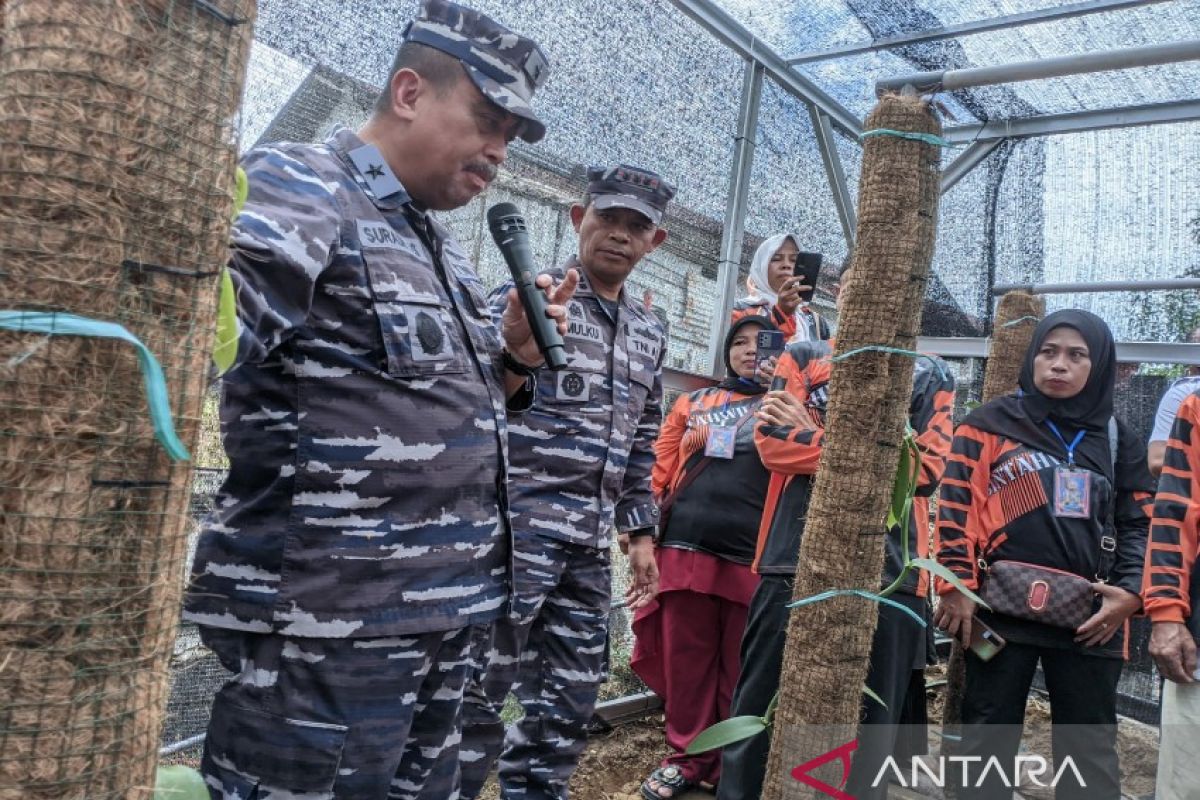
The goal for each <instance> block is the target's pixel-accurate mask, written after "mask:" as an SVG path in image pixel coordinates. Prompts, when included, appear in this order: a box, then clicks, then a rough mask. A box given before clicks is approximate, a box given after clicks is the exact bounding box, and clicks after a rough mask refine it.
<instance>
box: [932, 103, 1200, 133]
mask: <svg viewBox="0 0 1200 800" xmlns="http://www.w3.org/2000/svg"><path fill="white" fill-rule="evenodd" d="M1195 120H1200V100H1176V101H1173V102H1169V103H1155V104H1152V105H1142V106H1126V107H1124V108H1102V109H1097V110H1094V111H1073V112H1069V113H1066V114H1049V115H1045V116H1039V117H1028V118H1025V119H1007V120H994V121H992V122H985V123H982V124H977V125H957V126H954V127H951V128H946V130H945V131H944V132H943V134H942V135H943V136H944V137H945V138H946V139H948V140H949V141H951V142H954V143H955V144H962V143H965V142H986V141H993V140H997V139H1005V138H1007V137H1010V136H1011V137H1014V138H1021V137H1026V136H1051V135H1054V134H1059V133H1080V132H1082V131H1099V130H1108V129H1110V128H1130V127H1134V126H1140V125H1163V124H1169V123H1173V122H1192V121H1195Z"/></svg>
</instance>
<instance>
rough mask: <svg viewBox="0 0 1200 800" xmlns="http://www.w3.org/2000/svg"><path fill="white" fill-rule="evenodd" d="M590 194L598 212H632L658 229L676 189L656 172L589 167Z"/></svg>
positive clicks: (628, 167)
mask: <svg viewBox="0 0 1200 800" xmlns="http://www.w3.org/2000/svg"><path fill="white" fill-rule="evenodd" d="M587 178H588V187H587V192H588V194H589V195H590V196H591V198H592V205H594V206H595V207H596V209H597V210H599V211H603V210H604V209H606V208H630V209H633V210H634V211H637V212H638V213H639V214H641V215H642V216H644V217H646V219H648V220H650V221H651V222H653V223H654V224H655V225H658V224H659V223H660V222H662V216H663V211H665V210H666V208H667V201H669V200H670V199H671V198H672V197H674V196H675V187H674V186H672V185H671V184H669V183H667V182H666V181H665V180H663V179H662V177H660V176H659V174H658V173H657V172H651V171H650V170H648V169H642V168H641V167H631V166H629V165H627V164H619V165H617V166H615V167H590V168H588V172H587Z"/></svg>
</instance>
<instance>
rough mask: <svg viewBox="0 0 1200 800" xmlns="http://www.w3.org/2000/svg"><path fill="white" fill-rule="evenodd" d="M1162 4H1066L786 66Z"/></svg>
mask: <svg viewBox="0 0 1200 800" xmlns="http://www.w3.org/2000/svg"><path fill="white" fill-rule="evenodd" d="M1166 2H1170V0H1088V2H1084V3H1071V4H1070V5H1065V6H1057V7H1053V8H1043V9H1039V10H1037V11H1025V12H1022V13H1020V14H1006V15H1005V16H1002V17H992V18H990V19H981V20H976V21H975V22H963V23H960V24H958V25H947V26H945V27H943V28H933V29H930V30H926V31H914V32H913V33H903V34H900V35H899V36H890V37H887V38H885V39H875V40H874V41H871V42H863V43H861V44H849V45H842V46H840V47H831V48H829V49H828V50H817V51H814V52H812V53H804V54H803V55H798V56H795V57H793V58H789V59H788V60H787V63H788V64H792V65H796V64H808V63H811V62H813V61H827V60H829V59H833V58H845V57H847V56H856V55H861V54H862V53H873V52H875V51H877V50H891V49H892V48H894V47H901V46H903V45H906V44H916V43H918V42H937V41H941V40H943V39H953V38H955V37H958V36H971V35H972V34H976V33H987V32H989V31H998V30H1003V29H1006V28H1017V27H1020V26H1022V25H1035V24H1037V23H1040V22H1052V21H1053V20H1057V19H1067V18H1069V17H1081V16H1083V15H1085V14H1100V13H1104V12H1107V11H1119V10H1121V9H1126V8H1136V7H1138V6H1148V5H1153V4H1155V3H1166Z"/></svg>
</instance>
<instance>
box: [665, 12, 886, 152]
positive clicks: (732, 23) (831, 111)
mask: <svg viewBox="0 0 1200 800" xmlns="http://www.w3.org/2000/svg"><path fill="white" fill-rule="evenodd" d="M671 2H672V3H673V4H674V5H675V7H676V8H678V9H679V10H680V11H682V12H683V13H685V14H687V15H688V16H689V17H691V18H692V19H693V20H695V21H696V22H698V23H699V24H700V26H701V27H702V28H704V29H705V30H707V31H708V32H709V33H711V34H712V35H713V36H715V37H717V39H719V40H720V41H721V42H723V43H724V44H725V45H726V46H728V47H729V48H731V49H732V50H734V51H735V52H737V53H738V54H739V55H740V56H742V57H743V58H746V59H749V60H750V61H752V62H754V63H756V64H761V65H762V67H763V69H765V70H766V72H767V74H768V75H769V76H770V77H771V79H772V80H774V81H775V82H776V83H778V84H779V85H780V86H782V87H783V88H784V89H785V90H786V91H788V92H790V93H791V94H793V95H795V96H796V97H798V98H800V99H801V100H803V101H804V102H805V103H807V104H808V105H810V106H816V108H817V109H818V110H819V111H820V112H821V113H822V114H824V115H825V116H827V117H829V120H830V121H831V122H832V123H833V124H834V125H836V126H838V127H839V128H841V129H842V130H843V131H845V132H846V133H848V134H849V135H851V136H854V137H857V136H858V135H859V134H861V133H862V122H861V121H860V120H859V118H858V117H857V116H856V115H855V114H854V112H852V111H851V110H850V109H848V108H846V107H845V106H843V105H842V104H841V103H839V102H838V101H837V100H835V99H834V98H833V97H831V96H830V95H829V94H828V93H826V92H825V90H823V89H822V88H821V87H819V86H817V85H816V84H815V83H813V82H812V81H810V80H809V79H808V78H806V77H804V76H803V75H801V74H800V73H799V72H796V71H795V70H794V69H792V68H791V67H789V66H788V64H787V62H786V61H784V60H783V56H781V55H779V54H778V53H776V52H775V51H774V50H772V49H771V47H770V45H768V44H767V43H766V42H764V41H763V40H762V39H759V38H758V37H757V36H755V35H754V34H752V33H750V31H748V30H746V29H745V28H744V27H743V26H742V24H741V23H739V22H738V21H737V20H736V19H734V18H733V17H732V16H730V15H729V13H728V12H726V11H725V10H724V9H722V8H721V7H720V6H719V5H717V4H716V3H715V2H713V0H671Z"/></svg>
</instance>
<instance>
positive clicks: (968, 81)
mask: <svg viewBox="0 0 1200 800" xmlns="http://www.w3.org/2000/svg"><path fill="white" fill-rule="evenodd" d="M1197 59H1200V39H1186V40H1184V41H1181V42H1168V43H1167V44H1155V45H1148V46H1146V47H1124V48H1121V49H1118V50H1095V51H1092V52H1089V53H1071V54H1070V55H1065V56H1056V57H1053V58H1039V59H1036V60H1034V61H1020V62H1017V63H1015V64H996V65H994V66H990V67H971V68H970V69H951V70H942V71H940V72H937V71H935V72H915V73H913V74H911V75H901V76H900V77H898V78H885V79H883V80H879V81H876V82H875V94H876V95H883V94H885V93H887V92H898V91H900V90H901V89H903V88H904V87H906V86H911V87H913V88H914V89H916V90H917V91H918V92H921V93H929V92H953V91H955V90H956V89H966V88H968V87H971V86H992V85H995V84H998V83H1016V82H1019V81H1033V80H1041V79H1042V78H1061V77H1064V76H1067V75H1081V74H1084V73H1088V72H1105V71H1107V70H1115V69H1132V68H1135V67H1151V66H1156V65H1158V64H1175V63H1178V62H1180V61H1195V60H1197Z"/></svg>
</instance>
